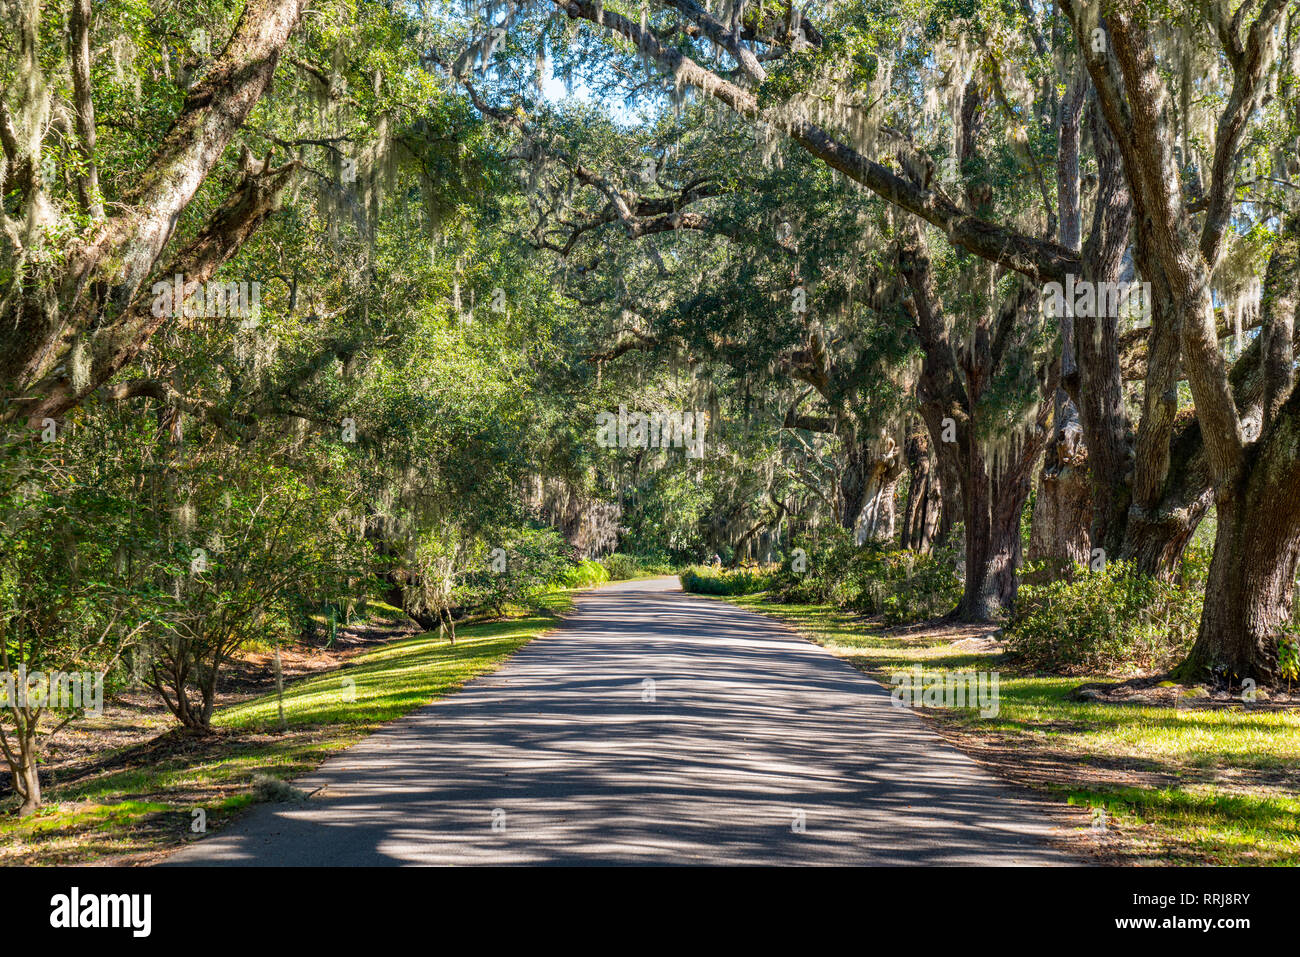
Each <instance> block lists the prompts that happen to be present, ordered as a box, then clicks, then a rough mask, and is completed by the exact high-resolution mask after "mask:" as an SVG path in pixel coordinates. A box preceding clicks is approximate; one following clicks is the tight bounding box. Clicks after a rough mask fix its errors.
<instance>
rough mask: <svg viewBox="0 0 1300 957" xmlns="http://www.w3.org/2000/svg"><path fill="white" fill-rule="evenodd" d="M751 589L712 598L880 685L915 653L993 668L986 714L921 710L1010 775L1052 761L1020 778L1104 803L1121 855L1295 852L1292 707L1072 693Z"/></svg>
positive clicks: (946, 663)
mask: <svg viewBox="0 0 1300 957" xmlns="http://www.w3.org/2000/svg"><path fill="white" fill-rule="evenodd" d="M764 598H765V596H763V595H748V596H745V597H738V598H728V599H726V600H728V601H730V602H732V603H734V604H736V605H740V606H742V607H745V608H749V609H751V610H753V611H757V612H760V613H763V614H766V615H770V616H771V617H774V618H777V619H779V620H781V621H784V622H786V623H787V624H789V625H791V626H792V627H794V628H795V629H796V630H797V631H799V632H800V633H802V634H804V635H805V636H806V637H808V638H809V639H811V640H812V641H815V642H817V643H818V644H820V645H823V646H825V647H826V648H827V649H829V650H830V651H832V652H833V653H835V654H836V655H838V656H840V657H843V658H845V659H846V660H848V661H849V662H851V663H852V664H853V665H854V666H856V667H857V668H859V669H860V670H862V671H865V672H867V673H868V674H871V675H872V676H873V677H875V678H877V679H878V680H880V681H881V682H882V683H884V684H886V685H890V684H891V682H890V677H891V675H893V674H895V673H897V672H901V671H904V670H906V669H908V668H911V667H912V666H913V665H917V664H919V665H921V666H922V667H923V668H924V669H926V671H927V672H928V671H930V670H934V671H936V672H948V671H967V670H974V671H997V672H999V675H1000V678H999V703H1000V707H999V711H998V714H997V716H996V717H992V718H981V717H980V716H979V713H978V710H977V709H975V708H964V709H957V708H953V709H943V710H938V709H928V711H927V716H928V717H931V718H933V719H934V720H936V721H938V722H939V723H940V724H941V725H942V726H943V728H944V729H945V730H947V731H949V732H952V733H953V734H954V740H955V741H956V743H958V745H959V746H960V745H961V743H962V736H963V735H970V736H978V737H979V738H981V739H988V738H991V739H992V740H993V742H994V744H995V745H996V746H999V747H1000V748H1001V749H1002V750H1003V751H1004V752H1009V754H1010V758H1009V760H1008V764H1007V767H1006V770H1007V771H1008V772H1009V776H1012V777H1013V778H1015V777H1016V774H1015V763H1016V762H1015V755H1020V756H1022V757H1023V758H1024V759H1026V760H1025V761H1023V762H1021V763H1027V762H1028V759H1030V758H1033V759H1034V761H1035V763H1036V764H1037V765H1039V766H1040V768H1041V767H1052V768H1055V769H1056V771H1055V774H1054V775H1053V774H1045V775H1043V779H1040V780H1035V781H1032V782H1030V781H1028V780H1026V781H1025V783H1032V784H1033V786H1035V787H1038V788H1040V789H1042V790H1044V791H1046V792H1048V793H1050V794H1051V795H1052V796H1054V797H1056V798H1058V799H1060V800H1062V801H1064V802H1066V803H1070V804H1075V805H1079V806H1084V807H1106V808H1107V809H1108V815H1109V818H1110V821H1111V827H1112V829H1113V832H1114V834H1115V836H1116V837H1117V838H1118V839H1119V842H1118V843H1119V845H1121V846H1120V847H1119V848H1118V849H1117V853H1118V854H1119V855H1120V856H1121V857H1122V858H1123V859H1125V860H1132V861H1135V862H1139V861H1140V862H1170V863H1215V864H1280V865H1281V864H1284V865H1296V864H1300V798H1297V795H1296V781H1297V780H1300V714H1296V713H1295V712H1285V711H1267V710H1263V709H1258V710H1250V709H1246V708H1234V709H1222V710H1210V709H1174V708H1167V707H1154V706H1123V705H1112V704H1103V703H1097V702H1086V701H1074V700H1072V699H1071V698H1070V697H1069V695H1070V692H1071V691H1072V690H1073V689H1074V688H1076V687H1078V686H1079V685H1080V684H1082V683H1084V682H1085V681H1086V680H1088V679H1084V678H1058V677H1050V676H1042V675H1034V674H1023V673H1016V672H1015V671H1014V670H1012V669H1010V668H1009V667H1008V666H1007V665H1006V664H1005V663H1003V662H1000V661H999V660H998V659H997V656H995V655H993V654H991V653H984V654H980V653H969V652H963V651H955V650H954V649H953V648H952V647H951V645H950V644H949V643H948V641H947V640H946V639H942V638H934V637H929V636H926V635H924V634H908V635H901V636H900V635H890V634H888V633H885V632H884V630H883V629H882V628H881V627H880V626H878V625H874V624H872V623H869V622H864V621H863V620H862V619H860V618H859V617H857V616H856V615H854V614H853V613H851V612H845V611H841V610H839V609H836V608H833V607H831V606H824V605H777V604H769V603H767V602H765V600H764ZM972 741H973V738H972ZM981 756H982V757H985V756H987V755H986V754H984V753H981ZM1039 758H1042V759H1043V760H1041V761H1040V760H1038V759H1039ZM995 763H996V762H995ZM1094 772H1095V773H1094ZM1106 778H1113V779H1114V780H1106Z"/></svg>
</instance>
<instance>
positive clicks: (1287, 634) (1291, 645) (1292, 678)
mask: <svg viewBox="0 0 1300 957" xmlns="http://www.w3.org/2000/svg"><path fill="white" fill-rule="evenodd" d="M1277 672H1278V674H1279V675H1281V676H1282V677H1283V678H1284V679H1286V681H1287V683H1288V684H1295V683H1296V682H1297V681H1300V631H1297V629H1296V627H1295V626H1294V625H1293V626H1292V627H1291V628H1289V629H1288V630H1286V631H1284V632H1283V633H1282V634H1281V635H1280V636H1279V637H1278V640H1277Z"/></svg>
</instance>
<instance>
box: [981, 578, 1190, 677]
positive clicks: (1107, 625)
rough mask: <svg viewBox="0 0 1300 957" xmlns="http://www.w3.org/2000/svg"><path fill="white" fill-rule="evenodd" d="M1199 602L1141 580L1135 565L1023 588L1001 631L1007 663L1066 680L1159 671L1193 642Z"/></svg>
mask: <svg viewBox="0 0 1300 957" xmlns="http://www.w3.org/2000/svg"><path fill="white" fill-rule="evenodd" d="M1200 617H1201V595H1200V594H1199V593H1198V592H1196V591H1194V590H1191V589H1185V588H1183V587H1181V586H1180V585H1179V584H1178V583H1175V582H1168V581H1163V580H1161V579H1158V578H1154V577H1151V576H1149V575H1141V574H1138V573H1137V571H1136V570H1135V569H1134V566H1133V563H1132V562H1121V561H1116V562H1110V563H1108V564H1107V565H1106V568H1105V570H1104V571H1100V572H1084V571H1080V572H1079V573H1078V574H1076V575H1075V576H1074V577H1072V578H1065V579H1060V580H1058V581H1052V582H1048V583H1046V584H1041V585H1034V584H1027V585H1022V586H1021V588H1020V593H1019V597H1018V599H1017V601H1016V610H1015V614H1014V615H1013V616H1012V619H1011V621H1010V623H1009V624H1008V625H1007V628H1006V632H1005V635H1006V639H1007V647H1008V650H1009V652H1010V653H1011V655H1012V657H1013V658H1014V659H1016V660H1018V661H1020V662H1023V663H1024V664H1026V665H1029V666H1030V667H1034V668H1039V669H1042V670H1045V671H1053V672H1058V673H1063V674H1079V673H1093V674H1095V673H1098V672H1103V673H1104V672H1122V671H1131V670H1133V669H1150V668H1161V667H1166V666H1168V665H1171V664H1173V663H1174V662H1175V661H1177V660H1178V659H1180V658H1181V657H1183V656H1184V655H1185V654H1186V653H1187V651H1188V649H1189V648H1190V647H1191V644H1192V642H1193V640H1194V639H1195V638H1196V629H1197V625H1198V623H1199V622H1200Z"/></svg>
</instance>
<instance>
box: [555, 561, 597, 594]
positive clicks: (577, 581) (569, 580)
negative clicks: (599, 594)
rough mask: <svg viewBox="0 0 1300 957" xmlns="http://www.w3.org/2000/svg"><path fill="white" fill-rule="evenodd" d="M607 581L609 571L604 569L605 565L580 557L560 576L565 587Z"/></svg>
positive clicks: (576, 586)
mask: <svg viewBox="0 0 1300 957" xmlns="http://www.w3.org/2000/svg"><path fill="white" fill-rule="evenodd" d="M607 581H609V572H607V571H605V566H604V565H602V564H601V563H600V562H598V561H594V560H593V559H590V558H584V559H582V560H581V561H579V562H578V563H577V564H576V565H574V566H572V567H571V568H569V569H568V570H567V571H565V572H564V574H563V575H561V576H560V582H561V584H563V585H564V587H565V588H587V587H589V586H591V585H599V584H600V583H601V582H607Z"/></svg>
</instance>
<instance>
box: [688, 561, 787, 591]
mask: <svg viewBox="0 0 1300 957" xmlns="http://www.w3.org/2000/svg"><path fill="white" fill-rule="evenodd" d="M679 577H680V578H681V582H682V591H688V592H694V593H695V594H697V595H752V594H754V593H755V592H760V591H766V590H767V588H768V587H769V586H770V585H771V583H772V576H771V574H770V573H768V572H764V571H760V570H758V569H756V568H736V569H732V570H730V571H726V570H723V569H720V568H715V567H713V566H712V565H692V566H691V567H690V568H687V569H686V570H685V571H683V572H682V573H681V575H680V576H679Z"/></svg>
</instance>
